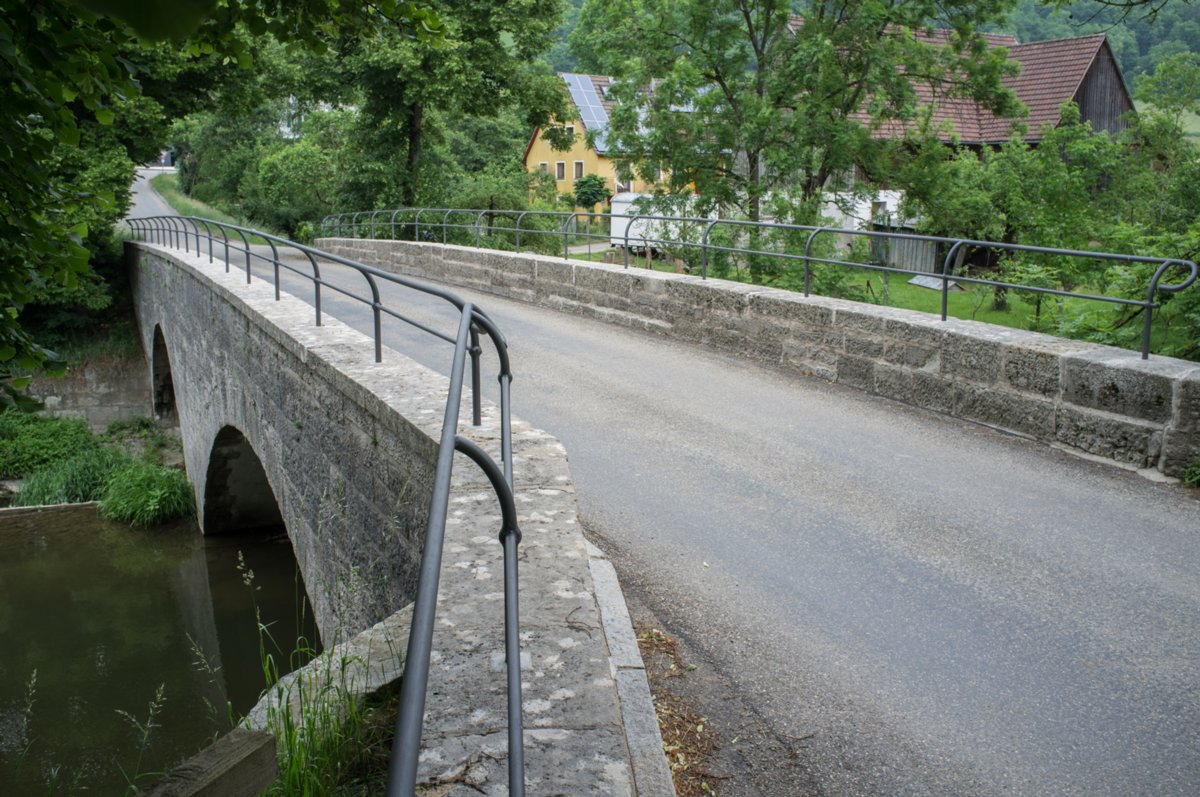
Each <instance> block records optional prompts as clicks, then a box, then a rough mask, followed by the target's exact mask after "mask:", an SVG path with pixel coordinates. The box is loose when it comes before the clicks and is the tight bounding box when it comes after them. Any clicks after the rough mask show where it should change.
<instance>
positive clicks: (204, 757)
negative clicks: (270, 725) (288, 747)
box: [147, 728, 279, 797]
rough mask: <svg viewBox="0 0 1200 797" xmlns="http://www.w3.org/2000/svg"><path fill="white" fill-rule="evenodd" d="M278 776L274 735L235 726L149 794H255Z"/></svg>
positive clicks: (207, 796)
mask: <svg viewBox="0 0 1200 797" xmlns="http://www.w3.org/2000/svg"><path fill="white" fill-rule="evenodd" d="M278 777H279V762H278V760H277V759H276V757H275V737H274V736H272V735H271V734H269V733H266V732H265V731H248V730H246V729H245V728H234V729H233V730H232V731H230V732H229V733H227V734H225V735H224V736H222V737H221V738H220V739H217V741H215V742H213V743H212V744H211V745H209V746H208V747H206V748H205V749H203V750H201V751H200V752H199V753H197V754H196V755H194V756H192V757H191V758H190V759H188V760H187V761H185V762H183V763H182V764H180V765H179V766H178V767H176V768H175V769H173V770H171V771H170V772H169V773H167V775H166V777H164V778H163V779H162V780H160V781H159V782H158V783H156V784H154V786H153V787H151V789H150V791H149V792H147V794H149V795H150V797H254V795H256V794H258V793H259V792H261V791H262V790H263V789H265V788H267V787H268V786H270V785H271V784H272V783H274V782H275V780H276V779H277V778H278Z"/></svg>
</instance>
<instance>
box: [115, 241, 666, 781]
mask: <svg viewBox="0 0 1200 797" xmlns="http://www.w3.org/2000/svg"><path fill="white" fill-rule="evenodd" d="M127 251H128V253H129V255H130V258H131V261H132V262H131V265H132V266H133V268H132V278H133V287H134V298H135V304H136V308H137V313H138V319H139V326H140V328H141V332H142V336H143V340H144V341H146V343H147V346H146V348H147V350H151V347H150V345H149V344H150V343H152V342H153V335H154V333H155V330H156V328H160V329H161V330H162V332H163V335H164V339H165V343H166V347H167V350H168V355H169V359H170V367H171V370H172V375H173V382H174V387H175V397H176V402H177V408H178V417H179V422H180V427H181V430H182V433H183V438H184V450H185V459H186V462H187V466H188V471H189V474H190V475H191V477H192V479H193V482H194V484H195V487H196V494H197V496H198V498H199V499H200V500H201V501H203V499H204V497H205V479H206V474H207V473H208V465H209V455H210V452H211V449H212V446H213V442H214V440H215V439H216V436H217V434H218V432H220V430H221V429H222V428H225V427H226V426H235V427H236V428H238V429H239V430H240V431H241V432H242V433H243V434H244V435H245V437H246V440H247V441H248V442H249V444H250V445H251V447H252V448H253V449H254V451H255V453H256V454H257V455H258V456H259V458H260V459H261V461H262V464H263V467H264V470H265V472H266V475H267V480H268V482H269V483H270V487H271V489H272V490H273V492H274V493H275V496H276V497H277V499H278V502H279V505H280V509H281V511H282V514H283V517H284V521H285V523H286V525H287V528H288V534H289V536H290V538H291V540H292V544H293V547H294V548H295V550H296V554H297V560H298V561H299V563H300V566H301V570H302V572H303V574H304V580H305V584H306V586H307V589H308V593H309V597H310V599H311V600H312V602H313V606H314V611H315V612H316V613H317V615H318V622H319V625H320V627H321V632H322V639H323V641H324V642H325V645H326V647H327V648H332V651H331V653H330V654H329V657H328V658H325V657H323V658H322V659H318V660H317V663H316V665H315V667H313V668H310V669H309V670H308V671H307V672H304V673H301V674H300V675H297V676H295V677H294V678H292V679H291V683H295V682H296V681H297V679H315V678H321V677H323V676H322V674H321V672H320V669H321V662H323V661H324V662H333V664H334V666H333V667H332V671H333V673H334V675H333V678H334V679H335V680H341V681H343V682H344V683H347V685H348V686H349V687H351V688H352V689H353V690H355V691H363V692H367V691H371V690H373V689H375V688H377V687H378V686H380V685H381V684H384V683H387V682H389V681H392V680H394V679H395V677H396V676H397V674H398V667H397V665H398V659H399V657H400V656H402V655H403V653H404V651H405V650H406V646H407V636H408V624H409V620H410V617H411V609H410V608H405V605H406V604H408V603H409V601H410V598H411V591H412V588H413V585H414V583H413V580H414V577H415V576H414V574H415V572H416V567H417V560H418V557H419V555H420V547H421V542H420V541H421V539H422V537H423V534H424V524H425V517H426V516H425V512H426V510H427V508H428V504H429V495H430V485H431V484H432V473H433V467H434V463H435V460H436V452H437V441H438V439H439V437H440V433H441V424H442V413H443V408H444V405H445V401H446V396H447V393H448V384H447V380H446V379H445V378H444V377H441V376H440V375H438V374H435V373H433V372H431V371H429V370H427V369H425V368H423V367H421V366H419V365H417V364H416V363H414V362H412V361H410V360H408V359H406V358H404V357H403V356H401V355H400V354H398V353H396V352H393V351H390V350H385V351H384V362H383V363H378V364H377V363H375V362H374V357H373V347H372V343H371V341H370V339H369V338H367V337H366V336H363V335H361V334H359V333H358V332H356V331H354V330H352V329H350V328H348V327H346V326H345V325H343V324H341V323H339V322H338V321H336V320H334V319H331V318H329V317H326V318H325V320H324V322H323V326H321V327H316V326H314V325H313V313H312V308H311V307H309V306H308V305H306V304H304V303H302V302H300V301H299V300H297V299H294V298H292V297H289V296H287V295H286V294H285V295H284V296H283V298H282V300H281V301H279V302H276V301H275V300H274V292H273V290H272V288H271V286H270V285H269V284H267V283H265V282H261V281H258V280H255V282H254V283H253V284H251V285H247V284H245V277H244V274H243V275H238V274H236V273H234V274H232V275H231V274H226V273H225V272H224V269H223V268H222V267H221V266H219V265H213V264H209V263H208V262H207V259H203V258H198V257H195V256H188V255H183V254H179V253H177V252H169V251H167V250H165V249H163V248H160V247H156V246H151V245H146V244H130V245H129V247H128V250H127ZM517 409H518V410H519V406H518V408H517ZM498 416H499V412H498V409H497V408H496V407H495V406H493V405H490V404H487V403H485V404H484V417H483V424H482V426H481V427H479V428H474V427H470V426H469V425H466V424H464V425H463V427H462V429H461V433H464V434H466V435H468V436H469V437H471V438H472V439H474V440H475V441H476V442H477V443H479V444H480V445H481V446H483V447H484V448H485V449H486V450H488V451H491V452H493V456H497V458H498V453H499V418H498ZM462 417H463V418H464V419H465V418H469V417H470V415H469V412H468V407H467V406H464V407H463V415H462ZM513 465H514V479H515V488H516V489H515V494H516V495H515V497H516V503H517V512H518V520H519V524H520V527H521V531H522V534H523V539H522V542H521V545H520V585H521V591H520V601H521V605H520V609H521V645H522V688H523V690H524V717H525V745H526V783H527V788H528V793H529V794H530V795H591V794H594V795H628V796H629V797H633V795H642V796H644V797H649V796H650V795H673V794H674V789H673V787H672V785H671V780H670V774H669V772H668V770H667V767H666V764H665V758H664V757H663V755H662V740H661V738H660V737H659V736H658V733H657V726H656V725H655V724H654V713H653V707H652V706H651V704H650V702H649V696H648V691H647V690H646V689H645V675H644V673H642V672H641V670H640V660H639V659H638V658H637V650H636V644H634V643H633V642H632V632H631V630H630V629H629V621H628V616H627V615H625V614H624V611H625V609H624V605H623V601H622V600H621V596H620V590H619V587H617V585H616V582H615V579H614V578H613V577H612V573H611V566H607V567H606V565H607V562H605V561H603V559H602V558H601V557H600V555H599V552H597V551H594V550H592V551H589V549H588V547H587V545H586V543H585V542H584V539H583V536H582V532H581V529H580V527H579V524H578V522H577V508H576V503H575V491H574V486H573V482H572V479H571V474H570V469H569V467H568V464H567V458H566V452H565V451H564V449H563V447H562V445H561V444H560V443H559V442H558V441H557V440H556V439H555V438H554V437H552V436H551V435H549V434H547V433H545V432H542V431H539V430H537V429H534V428H532V427H530V426H529V425H528V424H525V423H523V422H521V421H520V420H518V419H515V418H514V420H513ZM499 529H500V509H499V505H498V503H497V501H496V498H495V495H494V494H493V493H492V491H491V488H490V486H489V485H488V484H487V483H486V480H485V478H484V476H483V475H482V473H481V472H480V471H479V470H478V469H477V468H476V467H475V466H474V464H473V463H471V462H470V461H469V460H467V459H466V458H465V457H463V456H461V455H460V456H458V457H457V458H456V463H455V469H454V477H453V481H452V485H451V497H450V507H449V517H448V521H447V527H446V546H445V551H444V556H443V561H442V569H441V581H440V585H439V608H438V615H437V619H436V624H435V629H434V640H433V658H432V667H431V671H430V683H429V689H428V697H427V703H426V713H425V723H424V728H425V732H424V743H423V747H422V752H421V759H420V778H421V781H422V783H424V784H426V785H427V786H428V787H429V788H428V789H427V791H429V793H435V794H444V795H464V796H465V795H479V794H488V795H501V794H507V793H508V789H507V774H506V773H507V739H506V721H507V715H506V693H505V672H504V641H503V627H504V619H503V610H504V600H503V569H502V550H501V547H500V544H499V541H498V532H499ZM618 604H619V605H618ZM343 667H344V668H345V669H343ZM327 669H329V668H327ZM639 677H640V680H639ZM286 687H287V684H284V685H283V689H282V691H281V692H275V693H272V696H271V697H269V698H268V700H272V699H274V700H279V699H281V698H282V699H284V700H286V699H287V689H286ZM315 691H319V690H315ZM266 711H267V703H260V705H259V707H258V708H257V709H256V710H255V711H254V712H253V713H252V715H251V717H250V718H249V719H248V724H250V725H252V726H256V727H261V726H262V724H263V722H264V721H265V715H266Z"/></svg>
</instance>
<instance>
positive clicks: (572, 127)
mask: <svg viewBox="0 0 1200 797" xmlns="http://www.w3.org/2000/svg"><path fill="white" fill-rule="evenodd" d="M567 135H568V136H570V137H571V138H572V139H574V138H575V125H567Z"/></svg>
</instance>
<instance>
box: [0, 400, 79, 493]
mask: <svg viewBox="0 0 1200 797" xmlns="http://www.w3.org/2000/svg"><path fill="white" fill-rule="evenodd" d="M99 446H100V444H99V443H98V442H97V441H96V439H95V438H93V437H92V433H91V432H90V431H88V427H87V424H86V423H84V422H83V421H81V420H77V419H74V418H42V417H39V416H37V415H32V414H29V413H23V412H15V411H11V410H10V411H8V412H5V413H0V479H20V478H24V477H26V476H29V475H31V474H33V473H34V472H35V471H38V470H40V469H42V468H45V467H47V466H48V465H51V464H54V463H56V462H64V461H66V460H68V459H71V458H73V457H74V456H76V455H77V454H80V453H83V452H86V451H89V450H94V449H96V448H99Z"/></svg>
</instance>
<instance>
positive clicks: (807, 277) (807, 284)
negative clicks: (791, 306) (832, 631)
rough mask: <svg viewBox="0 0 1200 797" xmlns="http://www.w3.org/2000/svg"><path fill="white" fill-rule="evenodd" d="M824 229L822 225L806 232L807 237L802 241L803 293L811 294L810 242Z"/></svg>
mask: <svg viewBox="0 0 1200 797" xmlns="http://www.w3.org/2000/svg"><path fill="white" fill-rule="evenodd" d="M824 231H825V228H824V227H818V228H817V229H815V230H813V231H812V232H811V233H809V234H808V238H807V239H806V240H805V241H804V295H805V296H811V295H812V244H813V239H815V238H816V237H817V235H818V234H819V233H822V232H824Z"/></svg>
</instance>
